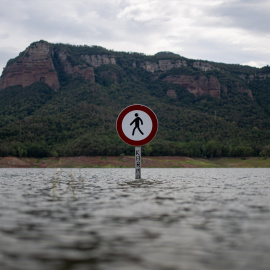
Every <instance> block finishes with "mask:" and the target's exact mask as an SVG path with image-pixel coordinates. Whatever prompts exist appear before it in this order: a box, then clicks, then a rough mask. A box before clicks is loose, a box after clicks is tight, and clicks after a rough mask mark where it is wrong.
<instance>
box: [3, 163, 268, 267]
mask: <svg viewBox="0 0 270 270" xmlns="http://www.w3.org/2000/svg"><path fill="white" fill-rule="evenodd" d="M134 178H135V172H134V169H92V168H91V169H68V168H65V169H34V168H33V169H0V269H2V270H25V269H27V270H47V269H50V270H89V269H91V270H113V269H117V270H144V269H146V270H148V269H149V270H211V269H214V270H223V269H224V270H225V269H226V270H227V269H230V270H233V269H237V270H254V269H256V270H269V269H270V268H269V266H270V169H267V168H256V169H254V168H252V169H235V168H233V169H232V168H224V169H221V168H218V169H216V168H207V169H198V168H194V169H193V168H189V169H183V168H181V169H142V178H143V179H141V180H134Z"/></svg>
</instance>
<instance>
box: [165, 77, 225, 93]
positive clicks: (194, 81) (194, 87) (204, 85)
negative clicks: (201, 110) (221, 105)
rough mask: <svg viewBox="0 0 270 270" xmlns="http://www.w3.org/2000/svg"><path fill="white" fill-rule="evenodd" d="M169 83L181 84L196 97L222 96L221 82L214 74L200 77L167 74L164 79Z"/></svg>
mask: <svg viewBox="0 0 270 270" xmlns="http://www.w3.org/2000/svg"><path fill="white" fill-rule="evenodd" d="M163 80H164V81H166V82H168V83H173V84H179V85H181V86H182V87H184V88H185V89H186V90H188V91H189V92H190V93H191V94H193V95H194V96H196V97H199V96H202V95H210V96H212V97H216V98H220V89H221V86H220V83H219V81H218V79H217V78H216V77H214V76H210V77H209V78H207V77H206V76H199V77H198V78H196V77H194V76H189V75H178V76H167V77H166V78H164V79H163Z"/></svg>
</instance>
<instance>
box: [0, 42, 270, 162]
mask: <svg viewBox="0 0 270 270" xmlns="http://www.w3.org/2000/svg"><path fill="white" fill-rule="evenodd" d="M131 104H144V105H146V106H148V107H150V108H151V109H153V110H154V112H155V113H156V115H157V117H158V120H159V131H158V134H157V136H156V138H155V139H154V140H153V141H152V142H151V143H150V144H148V145H146V146H145V147H143V153H144V154H146V155H186V156H200V157H201V156H203V157H215V156H243V157H245V156H252V155H263V156H268V155H269V154H270V136H269V135H270V68H269V67H268V66H266V67H263V68H254V67H249V66H242V65H232V64H224V63H215V62H210V61H204V60H192V59H187V58H185V57H182V56H180V55H178V54H174V53H171V52H160V53H157V54H156V55H152V56H149V55H144V54H141V53H126V52H116V51H112V50H107V49H105V48H102V47H99V46H91V47H90V46H86V45H84V46H72V45H69V44H51V43H48V42H46V41H42V40H41V41H39V42H34V43H32V44H31V45H30V46H29V47H28V48H26V50H25V51H23V52H21V53H20V54H19V55H18V57H16V58H14V59H11V60H9V61H8V63H7V65H6V67H5V69H4V71H3V73H2V76H1V79H0V115H1V120H0V156H5V155H13V156H57V155H61V156H68V155H120V154H133V151H134V148H133V147H131V146H128V145H126V144H125V143H123V142H122V141H121V140H120V138H119V137H118V135H117V133H116V130H115V121H116V119H117V116H118V114H119V113H120V111H121V110H122V109H123V108H125V107H127V106H128V105H131Z"/></svg>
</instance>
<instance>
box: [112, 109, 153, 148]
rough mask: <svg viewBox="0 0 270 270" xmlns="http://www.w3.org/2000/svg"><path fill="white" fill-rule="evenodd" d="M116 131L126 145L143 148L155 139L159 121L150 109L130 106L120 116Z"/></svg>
mask: <svg viewBox="0 0 270 270" xmlns="http://www.w3.org/2000/svg"><path fill="white" fill-rule="evenodd" d="M116 129H117V132H118V135H119V136H120V138H121V139H122V140H123V141H124V142H125V143H127V144H130V145H133V146H142V145H145V144H147V143H149V142H150V141H151V140H152V139H153V138H154V137H155V135H156V133H157V130H158V120H157V117H156V115H155V114H154V112H153V111H152V110H151V109H150V108H148V107H146V106H144V105H139V104H135V105H131V106H128V107H127V108H125V109H124V110H123V111H122V112H121V113H120V114H119V115H118V118H117V121H116Z"/></svg>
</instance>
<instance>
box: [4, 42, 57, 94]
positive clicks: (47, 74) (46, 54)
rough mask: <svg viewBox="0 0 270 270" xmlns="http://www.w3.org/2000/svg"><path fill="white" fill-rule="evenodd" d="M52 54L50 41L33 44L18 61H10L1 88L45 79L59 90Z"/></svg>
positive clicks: (26, 84)
mask: <svg viewBox="0 0 270 270" xmlns="http://www.w3.org/2000/svg"><path fill="white" fill-rule="evenodd" d="M52 56H53V50H52V47H51V46H50V44H49V43H47V42H38V43H33V44H31V45H30V46H29V47H28V48H27V49H26V50H25V51H24V52H23V53H22V54H21V55H20V56H19V59H17V61H15V62H13V63H8V65H7V67H6V68H5V70H4V72H3V74H2V77H1V81H0V89H4V88H6V87H8V86H14V85H22V86H23V87H25V86H28V85H31V84H32V83H34V82H38V81H43V82H45V83H46V84H48V85H49V86H50V87H51V88H52V89H54V90H57V89H58V88H59V81H58V77H57V72H56V70H55V67H54V64H53V60H52Z"/></svg>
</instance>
